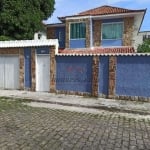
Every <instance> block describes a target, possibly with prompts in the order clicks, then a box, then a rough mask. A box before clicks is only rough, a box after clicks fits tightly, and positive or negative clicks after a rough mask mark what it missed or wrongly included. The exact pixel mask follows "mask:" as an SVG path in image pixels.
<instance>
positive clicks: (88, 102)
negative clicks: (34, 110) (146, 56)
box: [0, 90, 150, 115]
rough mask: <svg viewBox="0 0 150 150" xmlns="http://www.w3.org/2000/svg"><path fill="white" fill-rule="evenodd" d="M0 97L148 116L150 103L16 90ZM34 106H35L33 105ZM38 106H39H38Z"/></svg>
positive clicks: (2, 91)
mask: <svg viewBox="0 0 150 150" xmlns="http://www.w3.org/2000/svg"><path fill="white" fill-rule="evenodd" d="M0 96H1V97H3V96H6V97H12V98H23V99H28V100H31V101H32V105H34V104H35V102H38V103H41V106H43V107H44V105H43V104H45V105H50V104H51V105H53V106H54V107H55V106H56V107H59V108H61V107H65V106H70V107H75V108H88V109H89V111H90V109H94V110H109V111H113V112H125V113H126V112H127V113H132V114H140V115H150V103H148V102H136V101H127V100H115V99H104V98H92V97H82V96H75V95H64V94H53V93H46V92H45V93H44V92H30V91H18V90H0ZM35 105H36V104H35ZM38 106H39V105H38Z"/></svg>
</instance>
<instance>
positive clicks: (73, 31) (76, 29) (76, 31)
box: [70, 23, 86, 39]
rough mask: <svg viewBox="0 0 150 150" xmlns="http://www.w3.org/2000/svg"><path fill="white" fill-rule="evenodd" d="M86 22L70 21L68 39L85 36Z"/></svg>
mask: <svg viewBox="0 0 150 150" xmlns="http://www.w3.org/2000/svg"><path fill="white" fill-rule="evenodd" d="M85 34H86V24H85V23H71V24H70V39H82V38H85Z"/></svg>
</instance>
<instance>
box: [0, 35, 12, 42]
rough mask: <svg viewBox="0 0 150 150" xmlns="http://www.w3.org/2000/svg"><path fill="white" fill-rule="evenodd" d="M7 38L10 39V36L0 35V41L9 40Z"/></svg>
mask: <svg viewBox="0 0 150 150" xmlns="http://www.w3.org/2000/svg"><path fill="white" fill-rule="evenodd" d="M9 40H11V38H10V37H8V36H3V35H2V36H0V41H9Z"/></svg>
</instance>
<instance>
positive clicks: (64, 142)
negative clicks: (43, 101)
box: [0, 98, 150, 150]
mask: <svg viewBox="0 0 150 150" xmlns="http://www.w3.org/2000/svg"><path fill="white" fill-rule="evenodd" d="M0 135H1V136H0V149H1V150H149V149H150V120H149V119H148V118H147V119H146V118H144V119H142V118H138V117H137V118H136V117H134V118H132V117H128V116H123V115H119V113H118V114H117V113H114V112H107V111H102V112H100V113H98V114H93V113H84V112H74V111H66V110H60V109H52V108H51V109H50V108H34V107H30V106H27V105H23V103H22V102H21V101H14V100H13V101H12V99H11V98H8V99H5V98H1V100H0Z"/></svg>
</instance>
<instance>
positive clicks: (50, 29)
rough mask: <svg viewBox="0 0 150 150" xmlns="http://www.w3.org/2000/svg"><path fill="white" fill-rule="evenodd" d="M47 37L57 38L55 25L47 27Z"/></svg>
mask: <svg viewBox="0 0 150 150" xmlns="http://www.w3.org/2000/svg"><path fill="white" fill-rule="evenodd" d="M47 39H55V27H47Z"/></svg>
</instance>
